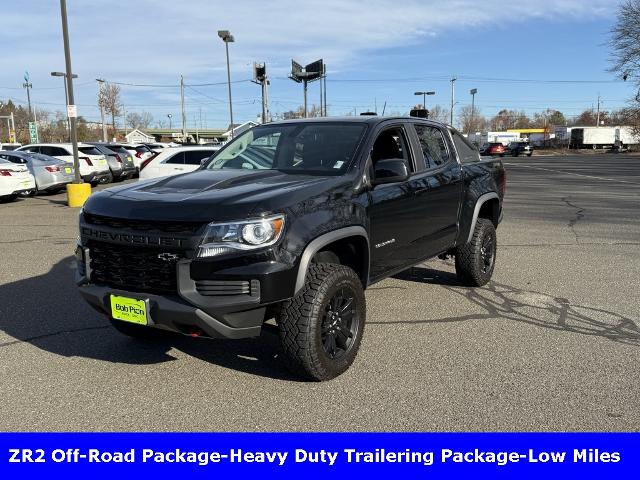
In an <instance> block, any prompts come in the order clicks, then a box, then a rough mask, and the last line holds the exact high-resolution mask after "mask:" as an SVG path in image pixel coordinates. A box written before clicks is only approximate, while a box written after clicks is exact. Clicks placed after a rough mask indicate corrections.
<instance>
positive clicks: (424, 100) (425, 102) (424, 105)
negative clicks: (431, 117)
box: [414, 92, 436, 109]
mask: <svg viewBox="0 0 640 480" xmlns="http://www.w3.org/2000/svg"><path fill="white" fill-rule="evenodd" d="M435 94H436V92H415V93H414V95H422V108H425V109H426V108H427V95H435Z"/></svg>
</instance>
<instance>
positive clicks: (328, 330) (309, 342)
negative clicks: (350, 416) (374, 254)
mask: <svg viewBox="0 0 640 480" xmlns="http://www.w3.org/2000/svg"><path fill="white" fill-rule="evenodd" d="M365 317H366V303H365V298H364V290H363V288H362V283H361V282H360V279H359V278H358V275H357V274H356V273H355V272H354V271H353V270H351V269H350V268H348V267H345V266H344V265H337V264H330V263H313V264H311V266H310V267H309V272H308V274H307V279H306V282H305V285H304V287H303V288H302V290H301V291H300V293H299V294H298V295H296V296H295V297H294V298H292V299H291V300H289V301H287V302H285V303H284V304H283V305H282V308H281V309H280V312H279V314H278V318H277V322H278V328H279V331H280V340H281V342H282V349H283V353H284V360H285V362H286V364H287V366H288V367H289V369H290V370H291V371H292V372H293V373H295V374H297V375H300V376H301V377H304V378H307V379H310V380H316V381H323V380H330V379H332V378H335V377H337V376H338V375H340V374H341V373H343V372H345V371H346V370H347V369H348V368H349V367H350V366H351V364H352V363H353V361H354V359H355V357H356V354H357V353H358V349H359V347H360V342H361V341H362V335H363V332H364V322H365Z"/></svg>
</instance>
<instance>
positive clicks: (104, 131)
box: [96, 78, 115, 142]
mask: <svg viewBox="0 0 640 480" xmlns="http://www.w3.org/2000/svg"><path fill="white" fill-rule="evenodd" d="M96 82H98V106H99V107H100V122H102V141H103V142H106V141H107V126H106V125H105V124H104V105H103V103H102V97H103V93H102V87H103V85H104V83H105V79H104V78H96ZM114 135H115V132H114Z"/></svg>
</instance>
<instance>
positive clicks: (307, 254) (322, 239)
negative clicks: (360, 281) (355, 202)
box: [294, 225, 371, 295]
mask: <svg viewBox="0 0 640 480" xmlns="http://www.w3.org/2000/svg"><path fill="white" fill-rule="evenodd" d="M356 236H359V237H363V238H364V239H365V240H366V242H367V250H369V235H368V233H367V231H366V230H365V228H364V227H362V226H359V225H354V226H351V227H344V228H339V229H338V230H332V231H330V232H327V233H324V234H322V235H320V236H319V237H317V238H315V239H314V240H312V241H311V242H309V244H308V245H307V246H306V247H305V249H304V251H303V252H302V256H301V257H300V263H299V265H298V273H297V276H296V287H295V292H294V294H296V295H297V294H298V292H299V291H300V290H301V289H302V287H303V286H304V281H305V278H306V276H307V271H308V270H309V264H310V263H311V259H312V258H313V256H314V255H315V254H316V253H318V252H319V251H320V250H322V248H323V247H326V246H327V245H329V244H330V243H333V242H335V241H336V240H340V239H342V238H347V237H356ZM367 257H368V262H370V261H371V258H370V257H371V255H370V251H369V254H368V255H367ZM366 276H367V279H368V276H369V265H368V264H367V273H366Z"/></svg>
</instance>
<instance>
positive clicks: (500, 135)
mask: <svg viewBox="0 0 640 480" xmlns="http://www.w3.org/2000/svg"><path fill="white" fill-rule="evenodd" d="M467 138H468V139H469V141H470V142H473V143H475V144H476V145H478V146H482V145H484V144H486V143H502V144H503V145H505V146H506V145H509V143H511V142H518V141H520V140H522V139H521V138H520V133H518V132H482V133H480V132H477V133H470V134H469V136H468V137H467Z"/></svg>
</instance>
